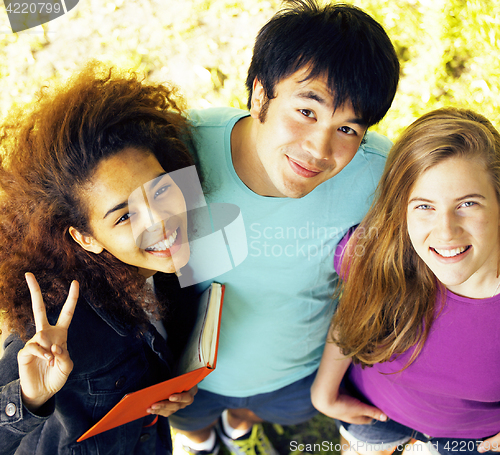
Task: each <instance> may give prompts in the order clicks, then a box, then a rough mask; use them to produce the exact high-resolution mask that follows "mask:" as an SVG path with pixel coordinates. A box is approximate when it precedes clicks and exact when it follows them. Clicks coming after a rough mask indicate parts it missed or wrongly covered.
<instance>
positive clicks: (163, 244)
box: [146, 230, 177, 251]
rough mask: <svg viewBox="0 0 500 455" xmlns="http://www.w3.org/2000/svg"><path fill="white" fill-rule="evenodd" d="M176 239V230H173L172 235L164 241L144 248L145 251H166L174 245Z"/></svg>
mask: <svg viewBox="0 0 500 455" xmlns="http://www.w3.org/2000/svg"><path fill="white" fill-rule="evenodd" d="M176 238H177V230H175V231H174V232H173V233H172V234H170V235H169V236H168V238H167V239H166V240H160V241H159V242H158V243H155V244H154V245H151V246H148V247H147V248H146V251H165V250H168V249H169V248H170V247H171V246H172V245H173V244H174V242H175V239H176Z"/></svg>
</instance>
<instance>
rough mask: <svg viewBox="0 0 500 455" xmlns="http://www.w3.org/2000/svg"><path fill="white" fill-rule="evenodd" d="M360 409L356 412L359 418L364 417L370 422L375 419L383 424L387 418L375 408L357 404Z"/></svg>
mask: <svg viewBox="0 0 500 455" xmlns="http://www.w3.org/2000/svg"><path fill="white" fill-rule="evenodd" d="M359 405H360V408H358V410H359V411H360V412H359V414H360V417H361V416H366V417H368V418H369V419H370V420H371V419H375V420H380V421H382V422H385V421H386V420H387V416H386V415H385V414H384V413H383V412H382V411H381V410H380V409H378V408H376V407H375V406H370V405H369V404H365V403H359Z"/></svg>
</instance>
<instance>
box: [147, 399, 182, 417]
mask: <svg viewBox="0 0 500 455" xmlns="http://www.w3.org/2000/svg"><path fill="white" fill-rule="evenodd" d="M185 407H186V405H184V404H181V403H170V402H169V401H160V402H158V403H155V404H153V405H151V407H149V408H148V409H147V410H146V412H147V413H148V414H158V415H161V416H164V417H168V416H169V415H171V414H173V413H174V412H176V411H178V410H179V409H182V408H185Z"/></svg>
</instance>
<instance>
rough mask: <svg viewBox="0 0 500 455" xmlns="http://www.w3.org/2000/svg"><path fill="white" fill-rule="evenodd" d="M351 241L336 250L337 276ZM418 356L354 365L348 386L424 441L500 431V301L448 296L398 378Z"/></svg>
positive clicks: (340, 245) (344, 240) (403, 355)
mask: <svg viewBox="0 0 500 455" xmlns="http://www.w3.org/2000/svg"><path fill="white" fill-rule="evenodd" d="M348 237H349V234H348V235H347V236H346V237H344V239H343V240H342V241H341V242H340V243H339V245H338V247H337V252H336V255H335V269H336V270H340V259H341V254H342V252H343V250H344V248H345V244H346V243H347V240H348ZM439 297H440V296H438V299H439ZM412 352H413V348H412V349H410V350H408V351H406V352H405V353H404V354H402V355H401V356H399V357H397V358H396V359H394V360H391V361H389V362H384V363H378V364H376V365H374V366H373V367H365V368H361V366H359V365H352V366H351V368H350V369H349V372H348V379H349V381H350V382H351V383H352V384H353V385H354V386H355V387H356V388H357V389H358V390H359V391H360V392H361V393H362V395H363V396H364V397H366V399H367V400H368V401H369V402H371V403H372V404H373V405H375V406H377V407H378V408H379V409H381V410H382V411H383V412H385V413H386V414H387V415H388V416H389V417H390V418H391V419H393V420H395V421H396V422H399V423H401V424H403V425H406V426H408V427H410V428H413V429H414V430H417V431H420V432H422V433H424V434H427V435H430V436H433V437H450V438H483V437H486V436H491V435H494V434H497V433H498V432H500V295H496V296H494V297H491V298H487V299H470V298H466V297H460V296H458V295H456V294H453V293H452V292H450V291H448V290H447V292H446V302H445V305H444V308H443V310H442V312H441V313H440V314H439V316H438V317H437V319H436V320H435V321H434V323H433V326H432V328H431V331H430V333H429V337H428V339H427V340H426V342H425V345H424V347H423V349H422V351H421V352H420V354H419V355H418V357H417V358H416V360H414V362H413V363H412V364H411V365H410V366H409V367H408V368H406V369H405V370H403V371H402V372H400V373H395V372H397V371H399V370H401V369H402V368H403V367H404V366H405V365H406V364H407V363H408V360H409V359H410V357H411V354H412ZM387 373H393V374H387Z"/></svg>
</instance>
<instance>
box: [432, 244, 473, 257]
mask: <svg viewBox="0 0 500 455" xmlns="http://www.w3.org/2000/svg"><path fill="white" fill-rule="evenodd" d="M469 248H471V245H467V246H462V247H460V248H453V249H452V250H440V249H438V248H432V247H431V250H432V251H434V252H435V253H437V254H439V256H442V257H444V258H453V257H456V256H459V255H461V254H463V253H465V252H466V251H467V250H469Z"/></svg>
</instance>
